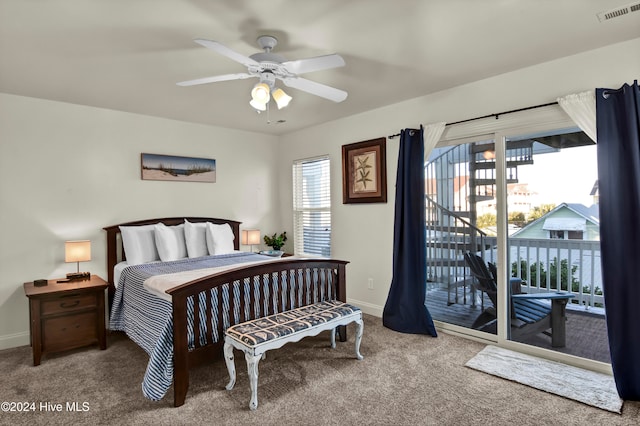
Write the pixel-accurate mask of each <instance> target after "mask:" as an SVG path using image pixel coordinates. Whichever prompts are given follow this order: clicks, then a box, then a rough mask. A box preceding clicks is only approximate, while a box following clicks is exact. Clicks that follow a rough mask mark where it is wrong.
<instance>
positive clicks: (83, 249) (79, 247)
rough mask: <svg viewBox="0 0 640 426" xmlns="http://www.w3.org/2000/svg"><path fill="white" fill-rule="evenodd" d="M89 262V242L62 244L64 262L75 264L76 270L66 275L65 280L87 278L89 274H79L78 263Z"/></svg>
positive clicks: (67, 242)
mask: <svg viewBox="0 0 640 426" xmlns="http://www.w3.org/2000/svg"><path fill="white" fill-rule="evenodd" d="M90 260H91V241H89V240H81V241H65V243H64V261H65V262H67V263H71V262H76V264H77V270H76V272H75V273H69V274H67V278H69V279H74V278H89V277H90V276H91V275H90V274H89V272H80V262H88V261H90Z"/></svg>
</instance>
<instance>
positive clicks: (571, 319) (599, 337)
mask: <svg viewBox="0 0 640 426" xmlns="http://www.w3.org/2000/svg"><path fill="white" fill-rule="evenodd" d="M427 228H428V229H429V227H427ZM435 232H439V234H437V238H436V234H434V233H435ZM427 234H428V235H429V234H430V235H431V239H430V243H431V244H429V243H428V245H429V248H428V251H427V252H428V258H430V259H431V260H430V261H429V260H428V262H427V263H428V267H427V268H428V271H429V272H428V276H429V277H430V278H429V280H428V282H427V294H426V304H427V307H428V308H429V311H430V313H431V315H432V317H433V319H434V320H438V321H443V322H447V323H450V324H455V325H459V326H463V327H467V328H473V327H474V325H475V328H477V329H480V328H483V327H482V321H480V324H478V319H479V318H480V315H481V314H482V312H483V310H484V309H486V308H488V307H492V302H491V301H490V300H489V298H488V297H487V296H486V294H484V293H483V294H481V293H480V292H478V291H476V290H475V289H474V286H473V280H474V278H473V277H472V276H471V273H470V271H469V269H468V268H467V267H466V265H465V264H464V260H463V250H464V249H468V248H470V247H471V246H470V245H469V240H470V238H468V237H464V238H463V237H461V236H463V235H468V234H469V232H468V231H466V230H464V229H462V228H461V227H460V226H459V227H457V228H456V229H455V232H452V234H453V236H450V235H447V234H445V233H443V232H442V230H439V231H434V230H432V231H431V233H430V232H429V231H428V232H427ZM449 239H452V240H453V242H449V243H446V244H445V240H449ZM476 239H477V241H480V242H479V243H478V242H476V246H475V247H476V248H477V250H476V251H475V252H476V253H477V254H478V255H480V256H481V257H483V259H484V260H485V261H486V262H495V259H496V250H495V247H496V239H495V238H494V237H489V236H486V235H482V234H479V235H476ZM435 240H438V242H437V243H436V241H435ZM462 242H464V244H463V243H462ZM447 257H450V260H447V259H446V258H447ZM434 259H437V261H434ZM509 259H510V268H509V269H510V271H511V276H513V277H519V278H521V279H522V280H523V286H522V290H523V292H526V293H540V292H554V291H563V292H568V293H571V294H573V295H574V296H575V297H574V298H573V299H571V303H569V304H568V305H567V308H566V312H567V322H566V336H567V340H566V346H565V347H564V348H552V347H551V339H550V338H549V337H548V336H545V335H543V334H538V335H534V336H531V337H528V338H526V339H523V340H519V341H521V342H522V343H527V344H531V345H534V346H539V347H543V348H547V349H553V350H557V351H560V352H563V353H568V354H571V355H576V356H580V357H585V358H589V359H594V360H597V361H601V362H607V363H608V362H610V358H609V348H608V340H607V333H606V322H605V317H604V296H603V291H602V287H603V286H602V275H601V272H600V243H599V242H598V241H580V240H557V239H531V238H528V239H525V238H510V239H509ZM558 272H559V273H558ZM549 303H550V302H549ZM474 323H476V324H474ZM483 331H486V332H489V333H494V334H495V333H496V329H495V325H494V326H493V327H484V328H483Z"/></svg>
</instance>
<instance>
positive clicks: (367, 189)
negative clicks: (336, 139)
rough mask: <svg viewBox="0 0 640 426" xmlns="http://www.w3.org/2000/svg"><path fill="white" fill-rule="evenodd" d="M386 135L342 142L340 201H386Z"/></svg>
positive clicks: (344, 202)
mask: <svg viewBox="0 0 640 426" xmlns="http://www.w3.org/2000/svg"><path fill="white" fill-rule="evenodd" d="M386 143H387V139H386V138H378V139H371V140H368V141H364V142H357V143H352V144H349V145H342V203H343V204H350V203H386V202H387V153H386Z"/></svg>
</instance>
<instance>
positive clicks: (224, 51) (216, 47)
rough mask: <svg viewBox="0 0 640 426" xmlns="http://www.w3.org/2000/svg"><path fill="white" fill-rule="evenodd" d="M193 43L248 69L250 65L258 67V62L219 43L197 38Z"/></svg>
mask: <svg viewBox="0 0 640 426" xmlns="http://www.w3.org/2000/svg"><path fill="white" fill-rule="evenodd" d="M193 41H195V42H196V43H198V44H200V45H202V46H204V47H206V48H207V49H211V50H213V51H214V52H217V53H219V54H221V55H224V56H226V57H227V58H229V59H232V60H234V61H236V62H240V63H241V64H242V65H244V66H247V67H248V66H249V65H258V62H256V61H254V60H253V59H251V58H250V57H248V56H245V55H243V54H241V53H238V52H236V51H235V50H232V49H229V48H228V47H227V46H225V45H223V44H220V43H218V42H217V41H213V40H206V39H203V38H197V39H195V40H193Z"/></svg>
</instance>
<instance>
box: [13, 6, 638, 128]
mask: <svg viewBox="0 0 640 426" xmlns="http://www.w3.org/2000/svg"><path fill="white" fill-rule="evenodd" d="M629 1H630V0H538V1H531V0H482V1H478V0H314V1H301V0H271V1H265V0H129V1H124V0H41V1H35V0H0V92H5V93H10V94H16V95H23V96H30V97H36V98H43V99H51V100H55V101H62V102H70V103H74V104H81V105H90V106H95V107H100V108H108V109H114V110H121V111H127V112H131V113H138V114H145V115H151V116H158V117H165V118H170V119H175V120H181V121H189V122H196V123H203V124H211V125H216V126H223V127H230V128H236V129H244V130H248V131H255V132H261V133H272V134H282V133H287V132H291V131H293V130H298V129H301V128H304V127H308V126H311V125H314V124H318V123H322V122H327V121H330V120H334V119H338V118H341V117H345V116H349V115H352V114H358V113H360V112H363V111H367V110H371V109H374V108H378V107H381V106H385V105H389V104H393V103H397V102H400V101H403V100H406V99H411V98H415V97H418V96H423V95H426V94H429V93H433V92H437V91H440V90H443V89H447V88H450V87H454V86H458V85H461V84H465V83H469V82H472V81H476V80H480V79H484V78H487V77H490V76H494V75H498V74H502V73H505V72H509V71H513V70H516V69H519V68H523V67H527V66H530V65H534V64H538V63H541V62H546V61H550V60H553V59H556V58H560V57H564V56H568V55H572V54H576V53H579V52H583V51H587V50H591V49H595V48H598V47H602V46H605V45H608V44H612V43H617V42H621V41H625V40H630V39H634V38H637V37H640V12H635V13H632V14H629V15H627V16H622V17H620V18H615V19H612V20H609V21H605V22H603V23H600V22H599V20H598V18H597V16H596V14H597V13H598V12H602V11H605V10H609V9H612V8H615V7H618V6H622V5H625V4H628V3H629ZM263 34H269V35H274V36H275V37H277V38H278V40H279V44H278V46H277V47H276V49H275V50H274V53H278V54H280V55H282V56H284V57H285V58H286V59H287V60H295V59H302V58H307V57H312V56H318V55H326V54H330V53H338V54H340V55H341V56H342V57H343V58H344V59H345V61H346V66H345V67H342V68H336V69H332V70H325V71H318V72H314V73H309V74H305V75H304V77H305V78H308V79H310V80H314V81H317V82H320V83H323V84H326V85H330V86H334V87H337V88H340V89H343V90H346V91H347V92H348V93H349V96H348V98H347V99H346V100H345V101H344V102H342V103H333V102H331V101H328V100H325V99H323V98H319V97H315V96H313V95H310V94H307V93H304V92H300V91H298V90H295V89H290V88H285V89H286V91H287V93H289V94H290V95H291V96H293V98H294V99H293V101H292V102H291V104H290V105H289V107H288V108H285V109H283V110H280V111H278V110H277V109H275V108H272V109H271V111H270V113H269V117H267V114H266V113H262V114H260V115H259V114H257V113H255V112H254V111H253V109H252V108H251V107H250V106H249V104H248V102H249V99H250V95H249V92H250V90H251V88H252V87H253V85H254V84H255V83H256V81H257V80H255V79H248V80H238V81H228V82H219V83H211V84H206V85H200V86H192V87H179V86H176V83H177V82H179V81H184V80H191V79H196V78H200V77H208V76H213V75H218V74H228V73H236V72H244V71H245V68H244V67H243V66H242V65H240V64H238V63H236V62H233V61H232V60H230V59H228V58H226V57H223V56H221V55H218V54H216V53H214V52H212V51H210V50H208V49H206V48H204V47H202V46H200V45H198V44H196V43H194V42H193V39H194V38H206V39H210V40H216V41H219V42H221V43H223V44H224V45H226V46H227V47H230V48H231V49H234V50H236V51H238V52H240V53H243V54H244V55H247V56H248V55H251V54H253V53H256V52H258V51H260V49H259V47H258V45H257V44H256V38H257V37H258V36H259V35H263ZM272 105H273V104H272ZM267 119H269V120H270V121H271V124H267ZM278 120H286V122H285V123H276V122H277V121H278Z"/></svg>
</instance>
